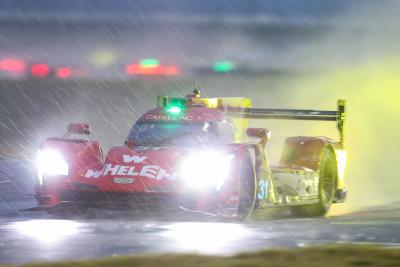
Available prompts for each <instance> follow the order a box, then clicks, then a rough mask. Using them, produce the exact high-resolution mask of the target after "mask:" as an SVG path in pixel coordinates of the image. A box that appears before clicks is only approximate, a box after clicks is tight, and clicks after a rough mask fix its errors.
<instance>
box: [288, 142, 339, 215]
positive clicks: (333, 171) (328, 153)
mask: <svg viewBox="0 0 400 267" xmlns="http://www.w3.org/2000/svg"><path fill="white" fill-rule="evenodd" d="M320 166H321V167H320V171H319V183H318V199H319V202H318V203H316V204H311V205H301V206H294V207H290V210H291V213H292V214H293V215H296V216H307V217H319V216H324V215H326V214H327V213H328V211H329V208H330V207H331V205H332V202H333V199H334V196H335V189H336V180H337V175H338V170H337V162H336V157H335V154H334V152H333V150H332V149H331V148H327V149H326V150H325V152H324V154H323V156H322V159H321V165H320Z"/></svg>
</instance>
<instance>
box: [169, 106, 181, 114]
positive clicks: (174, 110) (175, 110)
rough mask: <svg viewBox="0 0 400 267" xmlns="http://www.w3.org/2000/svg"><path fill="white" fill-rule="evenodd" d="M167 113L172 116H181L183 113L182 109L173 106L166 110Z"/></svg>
mask: <svg viewBox="0 0 400 267" xmlns="http://www.w3.org/2000/svg"><path fill="white" fill-rule="evenodd" d="M166 111H167V112H169V113H172V114H179V113H181V112H182V108H181V107H178V106H171V107H168V108H167V109H166Z"/></svg>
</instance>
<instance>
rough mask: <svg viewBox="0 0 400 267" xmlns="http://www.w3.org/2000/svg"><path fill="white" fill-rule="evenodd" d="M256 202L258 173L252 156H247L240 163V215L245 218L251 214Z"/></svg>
mask: <svg viewBox="0 0 400 267" xmlns="http://www.w3.org/2000/svg"><path fill="white" fill-rule="evenodd" d="M255 202H256V174H255V171H254V167H253V164H252V162H251V158H250V157H249V156H247V157H246V158H245V160H243V161H242V163H241V165H240V183H239V205H238V216H239V218H241V219H245V218H247V217H249V216H250V215H251V213H252V212H253V209H254V205H255Z"/></svg>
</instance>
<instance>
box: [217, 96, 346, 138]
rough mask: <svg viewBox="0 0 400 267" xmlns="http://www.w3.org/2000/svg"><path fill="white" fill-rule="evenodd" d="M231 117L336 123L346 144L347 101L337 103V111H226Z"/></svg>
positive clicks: (247, 109)
mask: <svg viewBox="0 0 400 267" xmlns="http://www.w3.org/2000/svg"><path fill="white" fill-rule="evenodd" d="M225 111H226V112H227V113H228V115H229V116H231V117H240V118H247V119H278V120H313V121H335V122H336V123H337V128H338V131H339V135H340V142H341V143H342V144H344V142H345V120H346V100H344V99H339V100H338V101H337V110H333V111H328V110H309V109H263V108H235V107H228V108H226V109H225Z"/></svg>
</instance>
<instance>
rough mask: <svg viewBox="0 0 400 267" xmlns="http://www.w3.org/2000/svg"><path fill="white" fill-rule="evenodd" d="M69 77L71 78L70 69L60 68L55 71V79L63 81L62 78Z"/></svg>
mask: <svg viewBox="0 0 400 267" xmlns="http://www.w3.org/2000/svg"><path fill="white" fill-rule="evenodd" d="M71 76H72V70H71V68H67V67H61V68H58V69H57V71H56V77H57V78H61V79H64V78H69V77H71Z"/></svg>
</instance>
